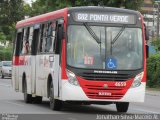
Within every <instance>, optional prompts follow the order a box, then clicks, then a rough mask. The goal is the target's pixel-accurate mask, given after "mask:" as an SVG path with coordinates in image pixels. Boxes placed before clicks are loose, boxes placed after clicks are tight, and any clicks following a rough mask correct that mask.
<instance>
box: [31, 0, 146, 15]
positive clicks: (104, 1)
mask: <svg viewBox="0 0 160 120" xmlns="http://www.w3.org/2000/svg"><path fill="white" fill-rule="evenodd" d="M143 1H144V0H36V1H35V2H34V3H33V4H32V12H31V14H30V15H31V16H35V15H38V14H42V13H46V12H50V11H54V10H57V9H61V8H64V7H66V6H69V7H70V6H73V7H75V6H109V7H124V8H127V9H133V10H140V7H141V6H142V4H143Z"/></svg>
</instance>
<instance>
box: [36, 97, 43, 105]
mask: <svg viewBox="0 0 160 120" xmlns="http://www.w3.org/2000/svg"><path fill="white" fill-rule="evenodd" d="M34 103H37V104H41V103H42V97H41V96H36V97H35V98H34Z"/></svg>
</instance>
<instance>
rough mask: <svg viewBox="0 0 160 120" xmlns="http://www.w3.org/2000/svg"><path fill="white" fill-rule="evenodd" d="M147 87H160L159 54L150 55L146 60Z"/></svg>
mask: <svg viewBox="0 0 160 120" xmlns="http://www.w3.org/2000/svg"><path fill="white" fill-rule="evenodd" d="M147 80H148V81H147V85H148V86H149V87H154V86H155V85H160V84H159V83H160V53H159V52H157V54H154V55H152V56H151V57H149V58H148V59H147Z"/></svg>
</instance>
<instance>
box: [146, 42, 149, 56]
mask: <svg viewBox="0 0 160 120" xmlns="http://www.w3.org/2000/svg"><path fill="white" fill-rule="evenodd" d="M148 57H149V46H148V45H147V44H146V58H148Z"/></svg>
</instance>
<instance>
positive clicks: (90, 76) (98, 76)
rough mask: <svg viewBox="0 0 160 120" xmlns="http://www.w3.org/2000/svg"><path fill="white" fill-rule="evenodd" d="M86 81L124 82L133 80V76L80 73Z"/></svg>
mask: <svg viewBox="0 0 160 120" xmlns="http://www.w3.org/2000/svg"><path fill="white" fill-rule="evenodd" d="M80 77H82V78H83V79H86V80H96V81H126V80H128V79H131V78H133V77H134V76H132V75H130V74H99V73H82V74H81V75H80Z"/></svg>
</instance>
